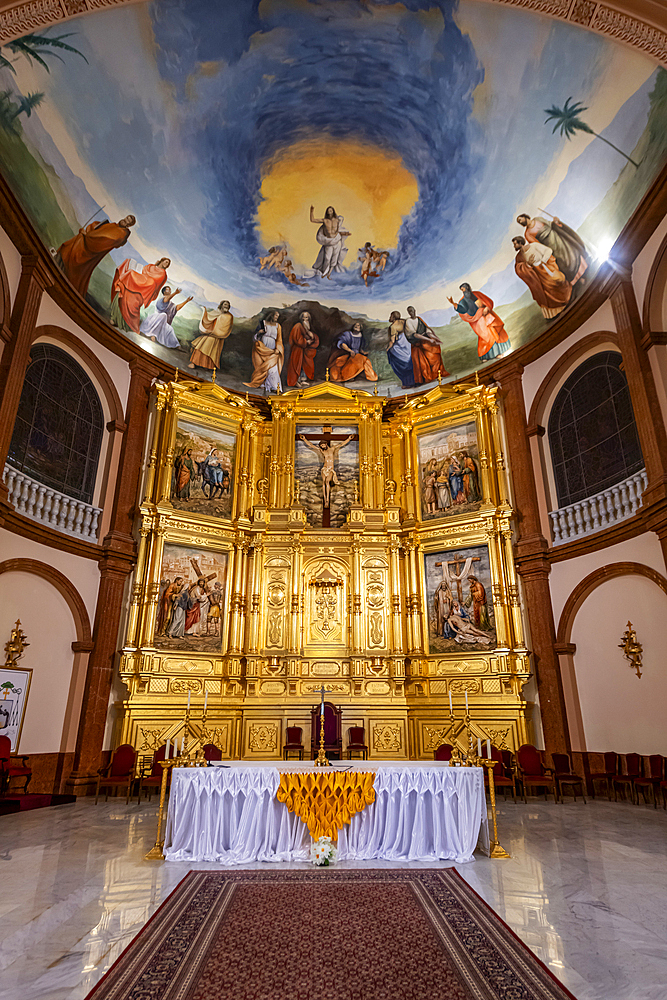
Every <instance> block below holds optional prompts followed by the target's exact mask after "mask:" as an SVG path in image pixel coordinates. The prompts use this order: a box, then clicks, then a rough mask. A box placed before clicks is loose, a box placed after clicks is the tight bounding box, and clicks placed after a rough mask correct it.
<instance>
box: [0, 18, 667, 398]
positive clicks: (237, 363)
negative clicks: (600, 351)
mask: <svg viewBox="0 0 667 1000" xmlns="http://www.w3.org/2000/svg"><path fill="white" fill-rule="evenodd" d="M0 57H1V58H0V77H1V79H0V139H1V141H0V168H1V169H2V172H3V173H4V175H5V176H6V178H7V180H8V182H9V183H10V185H11V187H12V188H13V190H14V191H15V193H16V194H17V196H18V198H19V200H20V201H21V203H22V205H23V206H24V208H25V210H26V211H27V213H28V214H29V216H30V218H31V219H32V221H33V223H34V225H35V226H36V228H37V230H38V231H39V233H40V234H41V236H42V237H43V239H44V241H45V243H46V245H47V246H48V247H49V248H51V251H52V253H53V255H54V257H55V259H56V260H57V262H58V263H59V265H60V266H61V267H62V268H63V270H64V272H65V274H66V275H67V276H68V278H69V279H70V281H71V283H72V285H73V286H74V287H75V288H76V289H77V291H78V292H79V293H80V294H82V295H84V296H85V297H86V298H87V299H88V301H89V302H90V304H91V305H92V306H93V307H94V308H95V309H96V310H97V311H98V312H99V313H100V314H101V315H103V316H104V317H105V318H106V319H107V320H108V321H109V322H110V323H111V324H112V325H114V326H116V327H117V328H118V329H120V330H122V331H123V332H124V333H125V334H126V336H128V337H129V338H130V339H131V340H133V341H134V342H135V343H137V344H140V345H141V346H142V347H143V348H144V349H146V350H147V351H150V352H153V353H154V354H156V355H158V356H160V357H162V358H163V359H165V360H167V361H169V362H171V363H173V364H175V365H177V366H178V367H180V368H181V369H183V370H185V371H189V372H190V373H193V374H196V375H197V376H199V377H204V378H210V377H211V376H212V375H213V374H214V371H213V369H215V372H216V377H217V380H218V382H220V383H221V384H223V385H225V386H227V387H228V388H231V389H234V390H237V391H242V392H245V391H249V392H251V393H252V392H256V393H261V392H266V393H270V392H278V391H286V390H287V389H288V388H290V387H293V386H300V385H304V384H306V383H310V382H312V381H319V380H322V379H324V378H325V377H327V375H328V377H329V378H330V379H332V380H334V381H339V382H345V383H346V384H348V385H350V386H351V387H359V388H361V389H366V390H367V391H373V390H374V389H375V387H376V386H377V390H378V391H379V392H381V393H383V394H388V395H393V394H399V393H404V392H406V391H414V390H415V389H422V388H423V387H424V386H425V385H428V384H432V383H433V382H434V381H436V380H437V379H438V378H440V379H442V380H448V379H451V378H459V377H461V376H463V375H466V374H468V373H470V372H473V371H474V370H476V369H479V368H480V367H483V366H484V365H485V364H488V363H489V362H491V361H493V360H494V359H495V358H497V357H500V356H502V355H503V354H507V353H508V352H510V351H512V350H516V349H517V348H518V347H520V346H522V345H523V344H525V343H526V342H528V341H529V340H531V339H533V338H535V337H537V336H539V335H540V334H541V333H542V332H543V331H544V330H545V329H546V328H547V327H548V326H549V325H550V324H553V323H554V322H557V321H558V317H559V316H561V315H562V314H563V312H564V311H565V310H567V309H568V308H570V307H571V305H572V303H573V302H574V301H576V299H577V298H578V297H579V296H580V295H581V294H582V292H583V291H584V290H585V289H586V287H587V285H588V283H589V282H590V280H591V277H592V276H593V275H594V273H595V272H596V270H597V268H598V267H599V266H600V262H601V261H602V260H603V259H604V258H605V257H606V255H607V253H608V252H609V249H610V248H611V246H612V245H613V243H614V241H615V239H616V238H617V236H618V234H619V233H620V231H621V229H622V227H623V226H624V225H625V223H626V222H627V221H628V219H629V218H630V216H631V214H632V212H633V211H634V209H635V208H636V207H637V205H638V204H639V202H640V200H641V198H642V196H643V195H644V193H645V192H646V190H647V188H648V186H649V185H650V183H651V182H652V180H653V179H654V178H655V177H656V175H657V173H658V172H659V170H660V169H661V168H662V166H663V164H664V161H665V154H666V148H667V127H666V125H667V73H666V72H665V71H664V70H663V69H661V68H659V67H658V66H657V64H656V63H654V62H653V61H651V60H650V59H649V58H648V57H646V56H643V55H640V54H638V53H636V52H635V51H633V50H631V49H629V48H626V47H623V46H621V45H619V44H616V43H614V42H611V41H609V40H607V39H606V38H603V37H601V36H599V35H596V34H594V33H592V32H589V31H586V30H584V29H580V28H577V27H575V26H572V25H568V24H564V23H560V22H557V21H554V20H552V19H549V18H546V17H544V16H542V15H537V14H532V13H529V12H525V11H519V10H514V9H508V8H506V7H502V6H496V5H494V4H493V3H488V2H478V0H459V2H448V0H405V2H403V3H396V2H383V0H260V2H257V0H235V2H234V3H220V2H219V0H156V2H153V3H138V4H134V5H131V6H128V7H123V8H119V9H116V10H109V11H102V12H99V13H95V14H91V15H87V16H84V17H80V18H77V19H75V20H72V21H70V22H68V23H67V24H66V25H64V26H63V25H60V26H58V28H51V29H49V30H47V31H44V32H42V33H41V34H35V35H30V36H27V37H26V38H24V39H23V40H20V41H19V42H16V43H13V44H7V45H4V46H3V47H2V48H1V49H0Z"/></svg>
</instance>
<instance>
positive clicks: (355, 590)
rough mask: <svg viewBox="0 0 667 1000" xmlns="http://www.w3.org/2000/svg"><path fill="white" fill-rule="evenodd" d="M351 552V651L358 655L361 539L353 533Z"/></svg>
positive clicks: (360, 645)
mask: <svg viewBox="0 0 667 1000" xmlns="http://www.w3.org/2000/svg"><path fill="white" fill-rule="evenodd" d="M350 551H351V552H352V594H351V610H352V653H353V655H354V656H359V655H360V653H361V652H362V650H363V636H362V628H361V539H360V538H359V536H358V535H355V536H354V538H353V540H352V543H351V545H350Z"/></svg>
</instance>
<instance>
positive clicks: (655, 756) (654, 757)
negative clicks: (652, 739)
mask: <svg viewBox="0 0 667 1000" xmlns="http://www.w3.org/2000/svg"><path fill="white" fill-rule="evenodd" d="M662 776H663V763H662V757H661V756H660V754H659V753H652V754H651V755H650V756H649V759H648V774H644V777H643V778H641V777H640V778H635V788H636V789H637V805H639V793H640V791H641V793H642V796H643V798H644V804H646V792H647V790H648V789H649V788H650V789H652V791H653V808H654V809H657V808H658V788H659V787H660V783H661V782H662Z"/></svg>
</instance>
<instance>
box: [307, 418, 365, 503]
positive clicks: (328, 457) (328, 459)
mask: <svg viewBox="0 0 667 1000" xmlns="http://www.w3.org/2000/svg"><path fill="white" fill-rule="evenodd" d="M353 438H354V435H353V434H350V435H349V436H348V437H346V438H345V440H344V441H340V442H339V443H338V444H333V443H332V442H331V441H320V443H319V444H313V443H312V441H309V440H308V438H306V437H304V435H303V434H299V440H300V441H303V443H304V444H305V446H306V448H310V450H311V451H313V452H314V453H315V454H316V455H317V457H318V458H319V459H320V461H321V462H322V470H321V473H322V506H323V507H329V501H330V499H331V484H332V483H335V484H336V486H338V476H337V475H336V470H335V468H334V460H335V459H336V458H337V457H338V452H339V451H340V450H341V448H344V447H345V445H346V444H349V443H350V441H352V440H353Z"/></svg>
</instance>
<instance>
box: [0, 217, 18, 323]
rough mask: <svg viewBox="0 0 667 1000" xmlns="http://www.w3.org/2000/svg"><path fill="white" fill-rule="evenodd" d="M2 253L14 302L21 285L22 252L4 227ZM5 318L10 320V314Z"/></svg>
mask: <svg viewBox="0 0 667 1000" xmlns="http://www.w3.org/2000/svg"><path fill="white" fill-rule="evenodd" d="M0 254H2V260H3V263H4V265H5V270H6V272H7V281H8V282H9V292H10V295H11V299H12V303H13V302H14V296H15V295H16V289H17V288H18V287H19V279H20V277H21V254H20V253H19V252H18V250H17V249H16V247H15V246H14V244H13V243H12V241H11V240H10V238H9V236H7V233H6V232H5V231H4V229H0ZM5 319H6V321H7V322H9V316H6V317H5Z"/></svg>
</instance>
